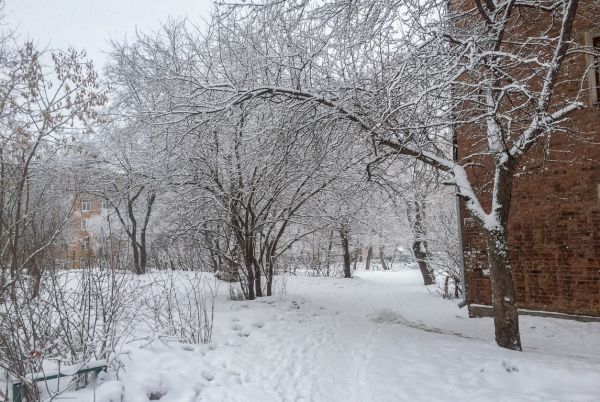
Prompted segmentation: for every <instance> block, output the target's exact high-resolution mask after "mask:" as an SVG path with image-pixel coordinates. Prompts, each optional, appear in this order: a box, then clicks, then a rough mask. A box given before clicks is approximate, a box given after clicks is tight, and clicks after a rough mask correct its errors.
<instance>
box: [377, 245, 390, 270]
mask: <svg viewBox="0 0 600 402" xmlns="http://www.w3.org/2000/svg"><path fill="white" fill-rule="evenodd" d="M379 261H381V267H382V268H383V270H384V271H389V269H390V268H389V267H388V265H387V262H385V253H384V252H383V246H379Z"/></svg>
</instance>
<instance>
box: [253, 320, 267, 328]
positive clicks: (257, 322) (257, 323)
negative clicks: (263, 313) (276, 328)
mask: <svg viewBox="0 0 600 402" xmlns="http://www.w3.org/2000/svg"><path fill="white" fill-rule="evenodd" d="M252 326H253V327H255V328H262V327H264V326H265V323H264V322H262V321H256V322H255V323H253V324H252Z"/></svg>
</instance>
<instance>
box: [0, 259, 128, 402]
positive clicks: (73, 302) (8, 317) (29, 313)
mask: <svg viewBox="0 0 600 402" xmlns="http://www.w3.org/2000/svg"><path fill="white" fill-rule="evenodd" d="M127 276H128V274H126V273H124V272H122V271H115V270H108V269H102V268H98V267H96V268H89V269H83V270H79V271H52V270H47V271H45V273H44V276H43V278H42V285H41V287H40V290H39V294H38V295H37V297H31V294H32V287H33V286H35V283H34V280H33V279H32V278H31V277H29V276H22V277H20V278H18V279H17V280H16V281H15V282H14V283H13V285H12V286H10V288H9V289H8V291H6V292H4V294H3V299H2V302H1V303H0V322H2V325H1V326H0V367H1V368H2V370H3V371H5V372H6V373H7V374H8V375H10V377H12V378H13V380H18V381H26V380H27V378H28V377H29V376H30V375H31V374H33V373H40V372H42V373H43V372H47V371H48V370H54V369H56V367H57V366H59V365H72V364H76V363H83V362H88V361H91V360H105V361H107V362H110V360H111V358H112V357H114V355H115V352H116V351H117V350H118V348H119V341H120V339H121V337H122V336H123V335H124V334H125V333H126V332H127V328H124V327H123V324H125V323H127V322H131V321H132V320H129V319H126V318H127V317H126V316H125V315H126V314H127V311H130V309H127V306H128V305H129V303H132V302H134V300H135V292H134V289H133V287H132V286H131V285H130V284H131V281H129V280H127ZM63 389H64V388H63ZM46 392H47V393H51V391H48V390H46ZM57 392H58V391H57ZM24 393H25V397H26V398H27V400H29V401H34V400H38V399H39V397H40V390H39V389H38V387H35V386H32V385H26V386H25V387H24Z"/></svg>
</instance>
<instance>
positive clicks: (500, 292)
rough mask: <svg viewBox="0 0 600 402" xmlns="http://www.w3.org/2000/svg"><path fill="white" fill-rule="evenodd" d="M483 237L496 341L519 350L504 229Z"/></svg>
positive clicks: (505, 346)
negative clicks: (485, 247)
mask: <svg viewBox="0 0 600 402" xmlns="http://www.w3.org/2000/svg"><path fill="white" fill-rule="evenodd" d="M486 240H487V251H488V261H489V265H490V279H491V283H492V304H493V308H494V327H495V330H496V343H497V344H498V346H500V347H503V348H507V349H512V350H522V348H521V336H520V334H519V315H518V312H517V305H516V300H515V287H514V284H513V280H512V268H511V266H510V261H509V257H508V242H507V235H506V230H502V229H499V230H492V231H488V233H486Z"/></svg>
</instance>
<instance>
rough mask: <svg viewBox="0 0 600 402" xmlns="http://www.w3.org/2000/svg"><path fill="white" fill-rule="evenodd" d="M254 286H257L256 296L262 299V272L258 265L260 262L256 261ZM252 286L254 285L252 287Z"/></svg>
mask: <svg viewBox="0 0 600 402" xmlns="http://www.w3.org/2000/svg"><path fill="white" fill-rule="evenodd" d="M253 265H254V286H255V290H254V293H255V295H256V297H262V296H263V294H262V272H261V270H260V266H259V265H258V262H257V261H256V260H254V264H253ZM250 286H252V285H250Z"/></svg>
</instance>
